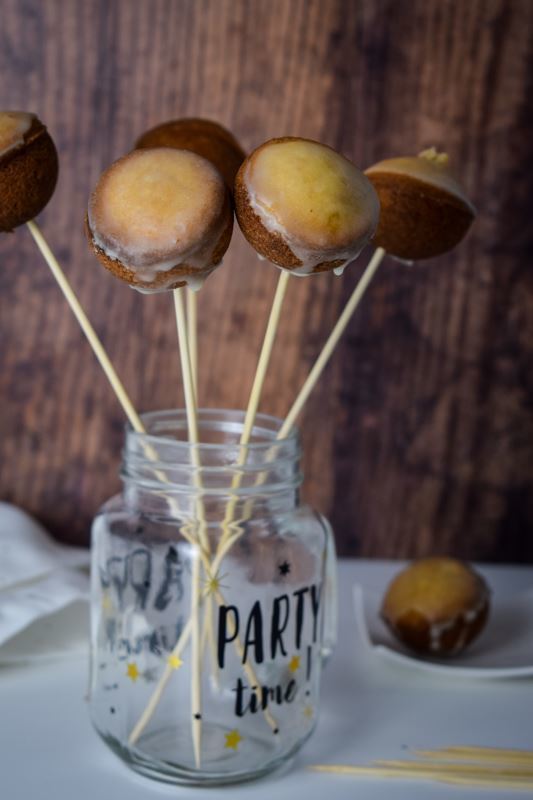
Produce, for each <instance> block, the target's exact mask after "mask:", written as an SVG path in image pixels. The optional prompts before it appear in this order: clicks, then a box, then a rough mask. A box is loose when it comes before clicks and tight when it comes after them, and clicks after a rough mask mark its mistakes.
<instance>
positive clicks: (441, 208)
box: [365, 148, 476, 261]
mask: <svg viewBox="0 0 533 800" xmlns="http://www.w3.org/2000/svg"><path fill="white" fill-rule="evenodd" d="M365 174H366V175H368V177H369V179H370V180H371V181H372V183H373V185H374V187H375V189H376V191H377V193H378V196H379V201H380V204H381V214H380V218H379V225H378V229H377V231H376V235H375V237H374V242H375V244H376V245H377V246H378V247H382V248H383V249H384V250H386V251H387V253H389V254H390V255H393V256H396V257H397V258H401V259H405V260H406V261H417V260H419V259H423V258H432V257H433V256H438V255H441V254H442V253H446V252H447V251H448V250H451V249H452V248H453V247H455V245H456V244H458V243H459V242H460V241H461V239H462V238H463V237H464V236H465V234H466V232H467V231H468V229H469V227H470V225H471V224H472V222H473V220H474V217H475V214H476V212H475V209H474V206H473V205H472V203H471V202H470V201H469V200H468V198H467V197H466V195H465V193H464V191H463V189H462V188H461V186H460V184H459V183H458V181H457V179H456V178H455V176H454V174H453V172H452V171H451V169H450V165H449V159H448V156H447V155H446V153H437V151H436V150H435V148H430V149H429V150H424V151H423V152H422V153H420V154H419V155H418V156H405V157H401V158H389V159H387V160H385V161H380V162H379V163H377V164H374V165H373V166H372V167H369V169H367V170H366V172H365Z"/></svg>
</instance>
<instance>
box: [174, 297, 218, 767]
mask: <svg viewBox="0 0 533 800" xmlns="http://www.w3.org/2000/svg"><path fill="white" fill-rule="evenodd" d="M173 295H174V309H175V312H176V324H177V329H178V342H179V349H180V360H181V371H182V375H183V389H184V394H185V409H186V413H187V429H188V432H189V443H190V444H191V457H192V462H193V466H194V468H195V474H196V478H195V483H196V487H197V489H201V482H200V476H199V474H198V470H199V469H200V467H201V463H200V454H199V451H198V443H199V437H198V415H197V409H196V400H195V394H194V382H193V374H192V368H191V359H190V350H189V343H188V341H187V321H186V317H185V306H184V303H183V295H182V293H181V291H180V290H179V289H174V292H173ZM196 517H197V520H198V522H199V528H198V548H197V552H196V554H195V556H194V560H193V564H192V575H191V618H192V630H191V706H192V708H191V726H192V735H193V747H194V759H195V763H196V767H197V768H199V767H200V764H201V748H202V687H201V671H202V665H201V659H200V648H201V643H200V619H199V613H198V611H199V609H198V605H199V598H200V593H201V589H200V570H201V562H200V552H201V546H203V547H205V548H206V549H207V550H208V551H209V542H208V540H207V536H206V532H205V518H204V513H203V503H201V501H200V500H198V501H197V513H196Z"/></svg>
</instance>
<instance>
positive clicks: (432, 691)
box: [0, 560, 533, 800]
mask: <svg viewBox="0 0 533 800" xmlns="http://www.w3.org/2000/svg"><path fill="white" fill-rule="evenodd" d="M398 568H399V564H398V562H396V563H393V562H384V561H373V562H371V561H362V560H361V561H343V562H341V564H340V614H339V617H340V619H339V623H340V627H339V646H338V649H337V651H336V652H335V654H334V656H333V658H332V660H331V663H330V664H329V665H328V666H327V668H326V670H325V672H324V677H323V692H322V703H321V712H320V719H319V722H318V726H317V729H316V731H315V733H314V735H313V737H312V739H311V740H310V741H309V742H308V743H307V745H306V746H305V747H304V749H303V751H302V752H301V753H300V754H299V755H298V756H297V758H296V760H295V762H294V763H293V765H292V766H291V768H290V770H289V771H285V772H284V773H283V774H280V773H277V774H275V775H273V776H270V777H268V778H265V779H263V780H261V781H256V782H255V783H247V784H241V785H237V786H233V787H226V788H211V789H204V788H200V789H198V788H189V787H175V786H169V785H165V784H159V783H157V782H154V781H152V780H150V779H148V778H144V777H142V776H139V775H137V774H135V773H134V772H132V771H131V770H130V769H129V768H128V767H126V766H125V765H124V764H122V762H121V761H120V760H119V759H118V758H117V757H116V756H115V755H114V754H113V753H111V751H109V750H108V749H107V747H106V746H105V745H104V744H103V743H102V742H101V741H100V739H99V738H98V736H97V735H96V734H95V733H94V732H93V730H92V728H91V725H90V722H89V716H88V712H87V708H86V704H85V701H84V694H85V687H86V681H87V663H86V659H85V658H82V659H80V658H79V657H77V658H72V659H69V660H68V661H65V662H63V663H58V662H53V663H47V664H44V665H42V664H41V665H39V666H25V667H20V666H19V667H17V668H15V667H2V668H0V798H2V800H111V799H112V800H141V798H142V800H146V798H151V797H154V798H158V797H161V798H175V797H180V798H181V797H183V798H193V797H194V798H198V797H202V798H203V797H209V798H218V797H221V798H224V797H230V796H235V797H249V798H250V799H251V800H262V799H264V800H266V798H268V800H272V798H273V797H274V798H275V800H284V798H287V800H289V798H290V800H295V798H299V797H304V798H305V800H318V799H319V798H320V800H323V798H324V797H327V798H328V800H330V798H331V800H333V798H334V799H335V800H337V799H338V800H344V798H346V800H348V798H349V800H354V798H357V799H358V800H377V798H379V799H380V800H384V799H385V798H386V800H422V798H423V800H433V799H434V798H435V800H437V798H453V800H458V799H459V798H470V797H471V798H473V800H476V798H487V799H488V800H510V797H511V796H515V797H517V798H519V797H526V796H527V795H526V794H525V793H523V792H522V793H520V792H515V793H512V794H511V793H510V792H509V791H505V790H501V791H500V790H494V791H492V790H491V791H489V790H487V789H479V790H478V789H465V788H463V787H458V788H454V787H450V786H446V785H444V784H442V785H440V784H436V783H434V784H433V783H426V782H410V781H401V782H400V781H396V780H375V779H362V778H354V777H350V776H340V775H331V774H319V773H315V772H311V771H310V770H308V769H307V766H308V765H309V764H316V763H321V764H323V763H338V764H351V763H352V764H368V763H369V762H370V761H371V760H373V759H377V758H400V757H405V755H406V747H409V748H417V747H418V748H422V747H424V748H436V747H443V746H446V745H448V746H449V745H459V744H464V745H468V744H471V745H484V746H495V747H511V748H528V749H533V679H520V680H496V681H495V680H492V681H481V680H475V681H474V680H471V679H462V680H458V679H454V680H453V681H452V680H448V679H443V678H442V677H435V676H426V675H423V674H421V673H416V672H414V671H411V670H409V669H406V668H402V667H391V666H390V665H388V664H386V663H384V662H381V661H380V660H379V658H378V657H376V656H373V655H367V656H363V655H362V654H361V653H360V652H358V646H357V638H356V634H355V625H354V614H353V603H352V591H351V590H352V584H353V582H354V581H356V580H357V581H360V582H361V583H363V585H367V586H368V585H372V586H373V587H381V586H384V585H385V583H386V582H387V581H388V579H389V578H390V576H391V575H392V574H393V573H394V572H395V571H396V570H398ZM482 571H483V573H484V574H485V575H486V576H487V578H488V580H489V581H490V583H491V585H492V588H493V591H494V595H495V597H496V599H497V597H498V594H500V593H502V594H508V593H510V592H519V591H523V590H525V589H527V588H530V587H531V586H532V585H533V568H530V567H529V568H527V567H486V568H482Z"/></svg>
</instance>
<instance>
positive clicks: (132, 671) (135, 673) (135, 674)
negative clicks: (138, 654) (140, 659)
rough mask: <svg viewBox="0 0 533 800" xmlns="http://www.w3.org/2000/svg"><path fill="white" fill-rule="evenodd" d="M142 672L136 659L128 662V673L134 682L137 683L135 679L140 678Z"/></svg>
mask: <svg viewBox="0 0 533 800" xmlns="http://www.w3.org/2000/svg"><path fill="white" fill-rule="evenodd" d="M140 674H141V673H140V672H139V670H138V669H137V664H136V663H135V661H133V662H132V663H131V664H128V672H127V675H128V678H129V679H130V680H132V681H133V683H135V681H136V680H137V679H138V678H139V676H140Z"/></svg>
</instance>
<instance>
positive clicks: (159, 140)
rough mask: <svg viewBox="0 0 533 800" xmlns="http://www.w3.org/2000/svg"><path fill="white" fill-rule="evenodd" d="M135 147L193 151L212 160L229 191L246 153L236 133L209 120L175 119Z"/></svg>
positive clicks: (149, 133)
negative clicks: (172, 148)
mask: <svg viewBox="0 0 533 800" xmlns="http://www.w3.org/2000/svg"><path fill="white" fill-rule="evenodd" d="M135 147H136V148H146V147H148V148H153V147H174V148H176V149H179V150H190V151H191V152H193V153H196V154H197V155H199V156H203V157H204V158H206V159H207V160H208V161H210V162H211V163H212V164H214V166H215V167H216V168H217V169H218V171H219V172H220V173H221V175H222V177H223V178H224V180H225V182H226V185H227V187H228V189H229V190H230V192H233V185H234V183H235V176H236V174H237V171H238V169H239V167H240V166H241V164H242V162H243V161H244V159H245V152H244V150H243V149H242V147H241V146H240V144H239V143H238V141H237V139H236V138H235V137H234V136H233V134H232V133H231V132H230V131H228V130H227V129H226V128H224V127H223V126H222V125H219V124H218V122H214V121H213V120H210V119H199V118H196V117H192V118H185V119H173V120H170V121H169V122H163V123H162V124H161V125H157V126H156V127H155V128H151V129H150V130H149V131H146V133H143V135H142V136H140V137H139V139H138V140H137V143H136V145H135Z"/></svg>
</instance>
